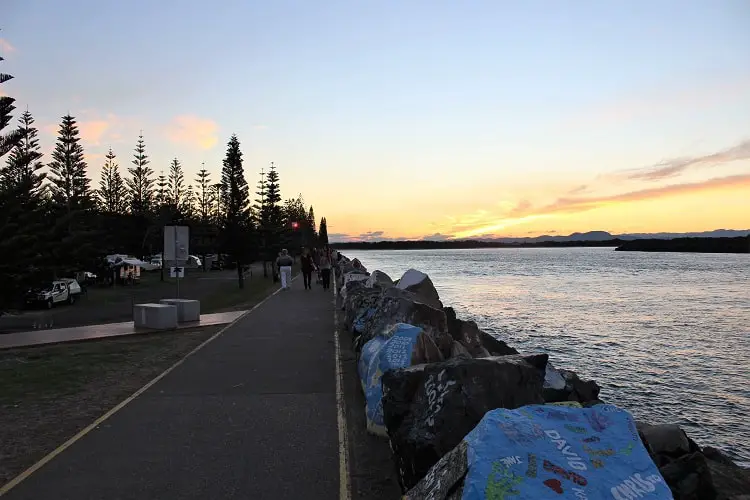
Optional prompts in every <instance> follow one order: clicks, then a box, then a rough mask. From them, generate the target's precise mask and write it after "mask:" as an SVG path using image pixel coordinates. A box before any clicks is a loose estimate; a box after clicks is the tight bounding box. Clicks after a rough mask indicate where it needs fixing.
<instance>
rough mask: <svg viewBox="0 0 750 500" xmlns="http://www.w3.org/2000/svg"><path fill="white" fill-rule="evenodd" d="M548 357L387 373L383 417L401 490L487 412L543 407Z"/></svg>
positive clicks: (454, 361) (452, 363) (505, 358)
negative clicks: (527, 406)
mask: <svg viewBox="0 0 750 500" xmlns="http://www.w3.org/2000/svg"><path fill="white" fill-rule="evenodd" d="M546 365H547V355H546V354H539V355H534V356H500V357H490V358H479V359H460V358H459V359H451V360H448V361H444V362H441V363H432V364H423V365H417V366H411V367H409V368H403V369H399V370H392V371H389V372H387V373H386V374H384V375H383V378H382V384H383V415H384V420H385V425H386V428H387V429H388V436H389V437H390V441H391V449H392V450H393V453H394V459H395V461H396V464H397V469H398V470H399V476H400V480H401V484H402V487H403V488H404V489H405V490H406V489H408V488H411V487H412V486H414V485H415V484H416V482H417V481H418V480H419V479H420V478H422V477H423V476H424V475H425V474H426V473H427V471H428V470H429V468H430V467H432V466H433V465H434V464H435V463H436V462H437V461H438V460H439V459H440V457H442V456H443V455H444V454H446V453H447V452H449V451H450V450H451V449H453V448H454V447H455V446H456V445H457V444H458V443H459V442H460V441H461V439H462V438H463V437H464V436H465V435H466V433H468V432H469V431H470V430H471V429H473V428H474V426H476V425H477V423H479V421H480V420H481V419H482V417H483V416H484V414H485V413H487V411H489V410H491V409H494V408H517V407H519V406H523V405H526V404H538V403H542V402H543V399H542V384H543V381H544V370H545V367H546Z"/></svg>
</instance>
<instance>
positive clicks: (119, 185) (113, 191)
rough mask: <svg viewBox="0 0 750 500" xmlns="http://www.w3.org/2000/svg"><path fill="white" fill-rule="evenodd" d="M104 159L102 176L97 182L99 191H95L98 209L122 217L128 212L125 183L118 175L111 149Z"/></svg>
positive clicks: (118, 169)
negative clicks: (97, 198)
mask: <svg viewBox="0 0 750 500" xmlns="http://www.w3.org/2000/svg"><path fill="white" fill-rule="evenodd" d="M105 158H106V160H105V162H104V168H102V176H101V179H100V180H99V189H98V190H97V195H98V197H99V207H100V209H101V210H102V211H103V212H106V213H109V214H117V215H122V214H124V213H126V212H127V210H128V200H127V198H126V194H127V193H126V191H125V182H124V181H123V180H122V176H121V175H120V167H119V166H118V165H117V162H116V161H115V159H116V156H115V153H113V152H112V148H109V151H108V152H107V156H105Z"/></svg>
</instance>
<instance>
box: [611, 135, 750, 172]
mask: <svg viewBox="0 0 750 500" xmlns="http://www.w3.org/2000/svg"><path fill="white" fill-rule="evenodd" d="M748 159H750V139H746V140H744V141H742V142H740V143H739V144H737V145H736V146H732V147H730V148H727V149H724V150H722V151H717V152H715V153H711V154H708V155H702V156H687V157H682V158H672V159H669V160H663V161H660V162H659V163H657V164H655V165H651V166H649V167H646V168H638V169H632V170H625V171H623V172H622V173H621V174H620V175H619V176H620V177H621V178H625V179H629V180H643V181H654V180H662V179H666V178H670V177H675V176H677V175H679V174H681V173H683V172H685V171H686V170H688V169H691V168H696V167H712V166H717V165H722V164H725V163H729V162H732V161H738V160H748Z"/></svg>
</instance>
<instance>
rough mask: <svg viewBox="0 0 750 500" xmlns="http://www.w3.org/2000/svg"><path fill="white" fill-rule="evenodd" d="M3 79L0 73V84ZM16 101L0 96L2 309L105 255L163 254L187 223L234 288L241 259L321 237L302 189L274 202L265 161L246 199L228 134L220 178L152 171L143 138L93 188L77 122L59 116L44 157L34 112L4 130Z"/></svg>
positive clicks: (195, 247) (107, 166)
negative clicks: (232, 276)
mask: <svg viewBox="0 0 750 500" xmlns="http://www.w3.org/2000/svg"><path fill="white" fill-rule="evenodd" d="M2 60H3V59H2V58H1V57H0V61H2ZM11 78H13V77H12V76H11V75H6V74H2V73H0V84H2V83H5V82H7V81H8V80H10V79H11ZM14 102H15V100H14V99H13V98H12V97H9V96H4V95H2V94H0V277H2V282H3V283H2V286H0V313H2V311H4V310H8V309H9V308H12V307H13V306H14V305H15V304H16V303H17V302H18V300H19V299H20V298H22V295H23V292H24V291H25V290H26V289H28V288H29V287H30V286H31V285H34V284H37V283H39V282H42V281H48V280H51V279H54V278H59V277H66V276H70V275H71V274H72V273H75V272H78V271H86V270H89V269H91V268H92V267H95V266H97V265H98V264H99V263H100V262H101V258H102V257H103V256H105V255H108V254H114V253H125V254H129V255H134V256H137V257H140V258H143V257H145V256H147V255H154V254H158V253H161V252H162V246H163V227H164V226H165V225H187V226H189V227H190V233H191V238H190V240H191V241H190V253H191V254H194V255H205V254H212V253H215V254H218V253H222V254H228V255H230V256H231V260H232V261H233V262H234V263H235V264H236V265H237V269H238V283H239V286H240V288H242V287H243V280H244V278H243V273H242V269H243V266H244V265H246V264H249V263H251V262H254V261H258V260H263V261H264V262H270V261H272V260H273V259H274V258H275V256H276V254H277V253H278V251H279V249H280V248H282V246H288V247H290V249H295V248H299V247H301V246H314V245H325V244H327V243H328V236H327V227H326V220H325V218H323V219H321V223H320V228H319V231H318V230H316V223H315V214H314V211H313V207H312V206H310V207H307V206H306V205H305V202H304V200H303V198H302V195H299V196H298V197H296V198H292V199H287V200H285V201H282V198H281V194H280V183H279V172H278V170H277V169H276V168H275V167H274V165H273V164H271V168H270V169H269V170H268V171H267V172H264V173H261V178H260V181H259V182H258V184H257V190H256V192H255V195H256V198H255V200H252V199H251V193H250V186H249V185H248V182H247V180H246V178H245V172H244V169H243V160H242V151H241V149H240V142H239V139H238V138H237V136H236V135H232V136H231V138H230V139H229V141H228V144H227V151H226V156H225V158H224V161H223V165H222V169H221V174H220V176H219V178H216V177H214V176H213V175H212V173H211V172H210V171H209V170H208V169H206V168H205V165H204V166H203V168H201V170H200V171H199V172H198V174H197V177H196V179H195V180H194V182H191V181H190V179H186V178H185V174H184V171H183V167H182V163H181V162H180V160H179V159H178V158H175V159H173V160H172V162H171V164H170V165H169V169H168V172H167V173H166V174H164V173H163V172H162V173H160V174H159V175H156V174H155V171H154V168H153V167H152V165H151V163H150V161H149V157H148V154H147V148H146V142H145V139H144V137H143V135H141V136H139V137H138V139H137V141H136V143H135V148H134V152H133V155H132V158H128V160H126V161H128V162H129V164H130V165H129V166H128V167H127V168H126V169H121V168H120V166H119V164H118V158H117V156H116V155H115V153H114V152H113V151H112V150H111V149H110V150H109V152H108V153H107V155H106V157H105V161H104V165H103V169H102V172H101V178H100V179H99V181H98V184H97V185H92V182H91V179H89V177H88V175H87V170H88V165H87V164H86V161H85V160H84V150H83V146H82V144H81V141H80V133H79V130H78V126H77V123H76V119H75V118H74V117H73V116H71V115H70V114H68V115H66V116H64V117H63V118H62V122H61V123H60V128H59V131H58V137H57V141H56V144H55V148H54V151H53V152H52V154H51V155H50V157H49V158H44V156H43V154H42V153H41V148H40V146H39V140H38V137H37V136H38V130H37V128H36V127H35V126H34V118H33V116H32V114H31V113H30V112H29V111H26V112H24V113H22V114H21V115H20V117H19V119H18V126H17V127H13V126H12V122H13V115H12V114H13V111H14V110H15V105H14ZM8 130H9V131H8ZM45 160H46V161H45ZM264 271H265V266H264ZM264 275H265V276H268V274H267V273H266V272H264Z"/></svg>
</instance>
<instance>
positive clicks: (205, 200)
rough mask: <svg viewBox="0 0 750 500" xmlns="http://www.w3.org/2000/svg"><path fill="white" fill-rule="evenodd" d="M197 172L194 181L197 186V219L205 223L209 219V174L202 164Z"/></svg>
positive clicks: (210, 200) (210, 199)
mask: <svg viewBox="0 0 750 500" xmlns="http://www.w3.org/2000/svg"><path fill="white" fill-rule="evenodd" d="M201 167H202V168H201V169H200V170H199V171H198V177H197V178H196V179H195V182H196V184H197V188H198V190H197V192H196V199H197V205H198V217H200V220H201V222H203V223H204V224H205V223H207V222H208V221H209V220H210V218H211V203H212V194H211V174H209V173H208V170H206V165H205V164H202V165H201Z"/></svg>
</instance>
